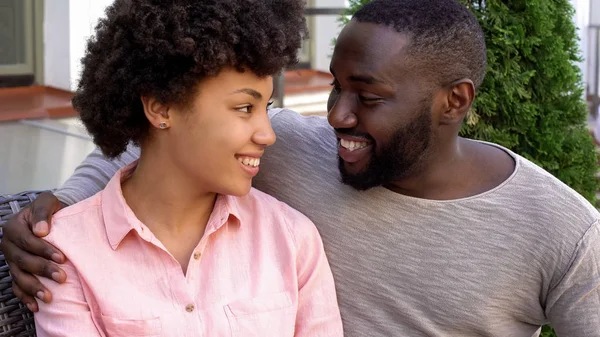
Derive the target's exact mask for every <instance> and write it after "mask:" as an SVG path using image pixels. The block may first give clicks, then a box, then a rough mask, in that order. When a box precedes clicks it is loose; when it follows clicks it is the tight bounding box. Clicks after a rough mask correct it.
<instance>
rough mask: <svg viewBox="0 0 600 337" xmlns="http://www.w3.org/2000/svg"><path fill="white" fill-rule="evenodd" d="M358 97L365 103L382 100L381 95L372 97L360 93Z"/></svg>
mask: <svg viewBox="0 0 600 337" xmlns="http://www.w3.org/2000/svg"><path fill="white" fill-rule="evenodd" d="M358 98H359V99H360V100H361V102H364V103H376V102H380V101H381V98H380V97H370V96H362V95H359V96H358Z"/></svg>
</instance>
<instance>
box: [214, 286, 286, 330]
mask: <svg viewBox="0 0 600 337" xmlns="http://www.w3.org/2000/svg"><path fill="white" fill-rule="evenodd" d="M224 309H225V314H226V315H227V320H228V321H229V327H230V329H231V336H232V337H242V336H243V337H254V336H256V337H259V336H260V337H270V336H273V337H288V336H289V337H292V336H294V325H295V323H296V308H295V306H294V304H293V302H292V299H291V297H290V294H289V293H288V292H281V293H276V294H265V295H261V296H259V297H255V298H252V299H248V300H239V301H235V302H232V303H229V304H227V305H225V307H224Z"/></svg>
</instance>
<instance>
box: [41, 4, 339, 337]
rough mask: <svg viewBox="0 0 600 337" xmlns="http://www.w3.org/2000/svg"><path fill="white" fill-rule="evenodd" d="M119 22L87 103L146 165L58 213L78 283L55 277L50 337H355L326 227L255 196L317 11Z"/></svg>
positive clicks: (125, 14)
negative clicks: (276, 84)
mask: <svg viewBox="0 0 600 337" xmlns="http://www.w3.org/2000/svg"><path fill="white" fill-rule="evenodd" d="M106 14H107V17H106V18H105V19H103V20H101V22H100V23H99V25H98V27H97V28H96V30H97V31H96V36H95V37H94V38H92V39H91V40H90V42H89V44H88V50H87V54H86V55H85V57H84V59H83V72H82V76H81V81H80V83H79V87H78V91H77V94H76V96H75V98H74V100H73V103H74V106H75V107H76V108H77V110H78V111H79V112H80V114H81V119H82V121H83V123H84V124H85V126H86V127H87V129H88V131H89V132H90V134H91V135H92V136H93V138H94V142H95V143H96V144H97V145H98V146H99V148H100V149H101V150H102V151H103V152H104V153H105V154H106V155H107V156H110V157H116V156H119V155H120V154H121V153H122V152H123V151H124V150H125V149H126V147H127V145H128V144H129V143H130V142H134V143H136V144H138V145H139V146H140V148H141V155H140V159H139V161H137V162H135V163H133V164H131V165H130V166H128V167H126V168H125V169H123V170H121V171H119V172H118V173H117V174H116V175H115V177H114V178H113V179H112V180H111V182H110V183H109V184H108V185H107V187H106V189H105V190H104V191H102V192H100V193H99V194H97V195H96V196H94V197H92V198H90V199H88V200H85V201H83V202H81V203H78V204H76V205H73V206H71V207H68V208H66V209H64V210H62V211H61V212H59V213H58V214H57V215H56V216H55V218H54V220H53V223H54V227H53V231H52V233H51V234H50V235H49V236H48V237H47V239H48V240H49V241H50V242H51V243H52V244H54V245H55V246H57V247H58V248H59V249H61V250H62V251H63V252H64V253H65V255H66V256H67V259H68V260H69V261H68V262H67V263H66V264H65V265H63V268H64V270H65V271H66V272H67V283H66V284H65V285H57V284H56V283H54V282H50V281H46V280H43V281H44V284H45V286H46V287H47V288H48V289H49V290H50V291H51V292H52V293H53V294H54V299H53V301H52V303H51V304H45V303H43V302H41V301H40V302H39V309H40V311H39V313H37V314H36V315H35V320H36V325H37V332H38V336H40V337H43V336H86V337H88V336H177V337H181V336H210V337H212V336H261V337H265V336H277V337H284V336H311V337H313V336H328V337H330V336H342V326H341V319H340V315H339V310H338V307H337V302H336V296H335V290H334V284H333V277H332V274H331V271H330V269H329V265H328V263H327V260H326V257H325V254H324V251H323V247H322V243H321V240H320V236H319V234H318V232H317V230H316V228H315V227H314V225H313V224H312V223H311V222H310V221H309V220H308V219H307V218H306V217H304V216H303V215H301V214H299V213H298V212H297V211H295V210H293V209H290V208H289V207H288V206H286V205H285V204H283V203H281V202H278V201H276V200H275V199H273V198H272V197H269V196H267V195H265V194H263V193H261V192H259V191H256V190H252V189H251V182H252V177H253V176H255V175H256V174H257V173H258V171H259V167H260V157H261V155H262V154H263V152H264V150H265V148H266V147H267V146H269V145H271V144H272V143H273V142H274V141H275V135H274V133H273V130H272V129H271V126H270V123H269V119H268V115H267V107H268V105H269V99H270V96H271V95H272V91H273V85H272V76H273V75H274V74H276V73H278V72H279V71H281V70H282V68H283V67H286V66H290V65H292V64H293V63H294V62H295V61H296V51H297V50H298V48H299V47H300V45H301V41H302V38H303V36H304V34H305V22H304V18H303V6H302V3H301V2H300V1H298V0H228V1H226V0H221V1H209V0H205V1H198V0H169V1H162V0H161V1H159V0H117V1H115V3H114V4H113V5H112V6H110V7H109V8H108V9H107V11H106Z"/></svg>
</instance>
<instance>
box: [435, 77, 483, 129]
mask: <svg viewBox="0 0 600 337" xmlns="http://www.w3.org/2000/svg"><path fill="white" fill-rule="evenodd" d="M474 99H475V85H474V84H473V81H471V80H470V79H462V80H458V81H455V82H453V83H452V84H451V85H450V86H449V87H448V90H447V91H446V103H447V106H446V109H445V111H444V112H442V114H441V116H440V119H439V121H440V124H442V125H450V124H460V123H462V121H463V119H464V118H465V116H466V115H467V113H468V112H469V110H470V109H471V106H472V105H473V100H474Z"/></svg>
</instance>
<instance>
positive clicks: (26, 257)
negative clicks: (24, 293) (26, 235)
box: [3, 235, 66, 295]
mask: <svg viewBox="0 0 600 337" xmlns="http://www.w3.org/2000/svg"><path fill="white" fill-rule="evenodd" d="M32 237H33V238H34V239H35V240H41V239H39V238H37V237H35V236H33V235H32ZM44 244H46V243H45V242H44ZM3 247H5V248H6V250H5V252H4V254H5V256H4V257H5V258H6V261H7V262H8V265H9V267H10V271H11V273H15V272H16V273H27V274H34V275H39V276H43V277H45V278H48V279H52V280H54V281H56V282H58V283H63V282H64V281H65V280H66V273H65V272H64V271H63V270H62V269H61V268H59V267H58V265H56V264H55V263H52V262H50V261H48V260H47V259H45V258H43V257H40V256H38V255H34V254H30V253H28V252H27V251H25V250H23V249H20V248H19V247H13V246H12V245H11V244H10V243H6V244H4V246H3ZM9 252H10V253H9ZM36 280H37V279H36ZM19 286H20V287H21V288H24V289H25V290H26V288H25V287H24V286H23V284H19ZM33 294H34V293H30V295H33Z"/></svg>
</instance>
